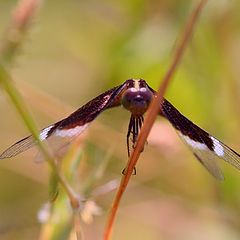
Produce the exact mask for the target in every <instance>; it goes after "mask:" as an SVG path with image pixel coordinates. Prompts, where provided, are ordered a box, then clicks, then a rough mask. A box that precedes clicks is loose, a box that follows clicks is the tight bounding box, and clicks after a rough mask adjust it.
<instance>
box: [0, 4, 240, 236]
mask: <svg viewBox="0 0 240 240" xmlns="http://www.w3.org/2000/svg"><path fill="white" fill-rule="evenodd" d="M15 4H16V1H13V0H11V1H9V0H5V1H4V0H2V1H0V12H1V14H0V33H1V36H4V33H5V31H6V29H7V26H8V25H9V22H10V19H11V11H12V9H13V8H14V6H15ZM191 9H192V1H177V0H171V1H146V0H145V1H144V0H133V1H119V0H117V1H106V0H105V1H97V0H91V1H80V0H74V1H73V0H71V1H63V0H58V1H57V0H55V1H45V2H44V4H43V5H42V8H41V10H40V11H39V15H38V17H37V18H35V19H34V21H33V23H32V30H31V31H30V34H29V35H28V36H27V37H26V40H25V43H24V45H23V47H22V48H21V51H19V53H18V54H19V55H18V56H17V57H16V58H15V62H14V64H13V71H12V77H13V79H14V80H15V81H16V82H17V83H20V84H21V82H25V83H27V84H30V85H33V86H34V87H35V88H36V89H38V90H39V91H42V92H43V93H45V94H49V95H51V96H52V97H53V98H56V99H60V100H61V101H62V105H63V106H62V109H56V111H52V109H54V107H55V106H52V105H51V104H53V103H52V102H47V101H46V100H45V99H44V98H41V97H39V95H37V96H36V95H34V94H33V95H31V94H30V93H29V92H26V93H25V95H29V94H30V95H31V97H30V98H28V103H29V108H30V109H31V111H32V112H33V114H34V116H35V119H36V120H37V122H38V123H39V126H40V127H43V126H46V125H48V124H49V123H51V122H53V121H56V120H58V119H59V118H61V117H64V116H66V111H64V104H66V105H72V106H74V108H77V107H79V106H81V105H82V104H84V103H85V102H86V101H88V100H90V99H91V98H93V97H94V96H96V95H97V94H100V93H101V92H102V91H104V90H106V89H108V88H110V87H113V86H115V85H117V84H120V83H122V82H123V81H124V80H126V79H128V78H132V77H135V78H139V77H140V78H143V79H145V80H147V81H148V83H149V84H150V85H151V86H152V87H154V88H157V87H158V86H159V83H160V80H161V77H162V76H163V74H164V73H165V71H166V68H167V67H168V66H169V62H170V60H171V57H172V53H173V51H174V48H175V42H176V39H177V38H178V37H179V34H180V33H181V30H182V27H183V24H184V22H185V20H186V18H187V16H188V15H189V13H190V11H191ZM239 11H240V2H239V1H237V0H235V1H227V0H220V1H209V3H208V4H207V6H206V8H205V9H204V11H203V14H202V15H201V17H200V21H199V23H198V25H197V28H196V29H195V33H194V36H193V37H192V41H191V44H190V45H189V47H188V50H187V52H186V54H185V57H184V60H183V62H182V64H181V65H180V68H179V70H178V72H177V74H176V75H175V78H174V80H173V81H172V83H171V86H170V88H169V91H168V94H167V97H168V99H169V100H171V101H172V103H173V104H174V105H175V106H176V107H177V108H178V109H179V110H181V111H182V112H183V113H184V114H185V115H186V116H188V117H189V118H190V119H192V120H193V121H194V122H196V123H197V124H199V125H200V126H202V127H203V128H204V129H206V130H208V131H209V132H211V133H212V134H213V135H214V136H216V137H218V138H219V139H220V140H222V141H224V142H225V143H227V144H228V145H229V146H231V147H233V148H234V149H236V150H237V151H238V152H239V151H240V148H239V146H240V141H239V121H240V108H239V102H240V80H239V74H240V72H239V71H240V68H239V59H238V56H239V52H240V41H239V40H240V30H239V29H240V27H239V26H240V18H239ZM0 91H1V92H0V116H1V118H0V119H1V120H0V123H1V124H0V126H1V135H0V149H1V150H3V149H5V148H6V147H7V146H9V145H10V144H11V143H13V142H14V141H15V140H17V139H18V138H21V137H23V136H25V134H28V133H27V131H26V129H25V128H24V126H23V125H22V122H21V119H19V116H18V115H17V114H16V113H15V111H14V110H13V108H12V105H11V104H9V101H8V98H7V97H6V94H5V93H4V92H3V91H2V90H0ZM36 97H37V98H38V99H36ZM36 104H39V105H38V106H41V107H36ZM41 104H42V105H41ZM128 118H129V113H127V112H126V111H123V109H113V110H111V111H110V110H109V111H107V112H106V113H103V114H102V116H100V117H99V118H98V120H97V121H96V123H93V124H92V125H91V127H90V129H89V134H88V136H87V138H86V140H85V142H84V144H83V145H84V147H83V153H82V154H83V156H82V158H83V159H81V168H80V169H79V171H76V173H77V175H79V176H77V177H76V178H75V179H79V181H78V182H77V183H75V184H76V186H77V189H78V190H79V191H81V187H83V186H84V187H86V189H87V190H86V192H85V194H86V196H88V195H89V194H90V193H91V191H93V190H94V189H95V188H96V189H97V187H99V186H102V185H103V184H105V183H107V182H109V181H111V180H112V179H116V178H117V179H119V178H120V177H121V171H122V169H123V167H124V164H125V163H126V161H127V151H126V141H125V135H126V128H127V123H128ZM109 149H114V151H112V156H111V158H110V159H109V160H108V166H107V169H106V171H105V174H104V176H103V177H102V178H99V177H93V179H91V178H90V179H89V178H88V177H89V175H91V174H93V175H94V173H96V171H97V170H96V169H98V167H99V166H100V165H99V163H101V161H103V165H104V166H103V167H104V168H105V164H106V160H105V157H106V155H107V154H108V153H109ZM35 155H36V154H35V153H34V151H28V152H27V153H24V154H22V155H20V156H19V157H16V158H14V159H9V160H4V161H1V162H0V216H1V217H0V239H4V240H9V239H37V238H38V236H39V231H40V229H41V225H40V223H39V222H38V220H37V212H38V211H39V209H40V208H41V206H42V204H43V203H44V202H47V201H48V200H49V199H48V198H49V195H48V184H47V182H48V171H47V169H46V166H45V164H44V163H40V164H36V161H35V160H34V159H35V157H34V156H35ZM221 166H222V168H223V171H224V173H225V178H226V180H225V182H223V183H219V182H217V181H216V180H215V179H213V178H212V177H211V176H210V175H209V174H208V173H207V172H206V171H205V170H204V169H203V168H202V167H201V166H200V164H199V163H198V162H197V161H196V160H195V159H194V158H193V157H192V155H191V154H190V153H189V152H188V150H187V149H186V148H185V146H183V145H182V143H181V142H180V141H179V140H178V139H177V136H176V135H175V134H174V132H173V130H172V129H171V126H169V125H168V124H167V123H166V122H165V121H163V120H159V121H157V122H156V125H155V126H154V128H153V131H152V133H151V135H150V136H149V144H148V145H146V147H145V151H144V153H143V154H142V156H141V159H140V161H139V165H138V168H137V176H134V177H133V178H132V184H130V186H129V191H127V192H126V195H125V198H124V201H123V202H122V204H121V209H120V211H119V216H118V221H117V222H116V226H115V232H114V239H132V238H134V239H169V240H173V239H178V240H179V239H218V240H219V239H239V237H240V230H239V229H240V217H239V216H240V207H239V206H240V193H239V186H240V173H239V172H238V171H237V170H235V169H233V168H232V167H229V166H226V164H222V165H221ZM68 174H69V173H68ZM94 176H95V175H94ZM83 179H88V182H84V181H83ZM94 179H95V180H96V179H97V180H96V181H92V180H94ZM113 196H114V195H113V193H108V194H102V195H101V197H98V198H97V200H96V201H97V205H98V206H101V207H102V208H103V210H104V211H103V212H104V213H103V215H102V216H98V217H96V218H94V221H93V223H91V224H89V225H86V224H83V231H84V233H85V235H86V239H100V236H101V234H102V231H103V227H104V225H105V221H106V217H107V211H108V209H109V208H110V205H111V202H112V199H113ZM60 201H61V199H59V202H60ZM66 207H67V206H66ZM65 227H66V228H67V226H65Z"/></svg>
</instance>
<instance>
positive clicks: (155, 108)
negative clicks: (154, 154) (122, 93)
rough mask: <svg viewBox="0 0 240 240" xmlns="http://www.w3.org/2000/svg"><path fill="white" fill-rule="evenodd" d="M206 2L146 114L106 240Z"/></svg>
mask: <svg viewBox="0 0 240 240" xmlns="http://www.w3.org/2000/svg"><path fill="white" fill-rule="evenodd" d="M206 2H207V0H201V1H200V3H199V4H198V5H197V7H196V9H195V10H194V11H193V12H192V15H191V16H190V18H189V21H188V22H187V24H186V27H185V30H184V32H183V34H182V38H181V39H180V41H179V44H178V47H177V49H176V52H175V55H174V58H173V61H172V63H171V65H170V67H169V69H168V71H167V73H166V74H165V76H164V78H163V81H162V84H161V86H160V88H159V90H158V92H157V95H156V97H155V99H154V100H153V101H152V103H151V105H150V107H149V111H148V112H147V114H146V119H145V122H144V124H143V127H142V130H141V131H140V134H139V137H138V141H137V144H136V148H135V149H134V151H133V152H132V154H131V156H130V159H129V162H128V165H127V168H126V171H125V172H126V174H125V175H123V177H122V180H121V184H120V186H119V188H118V192H117V194H116V197H115V199H114V202H113V206H112V208H111V212H110V214H109V218H108V222H107V226H106V228H105V233H104V240H109V239H110V237H111V233H112V227H113V223H114V220H115V217H116V213H117V210H118V208H119V204H120V201H121V198H122V195H123V193H124V191H125V189H126V187H127V184H128V182H129V179H130V177H131V175H132V172H133V169H134V167H135V165H136V163H137V160H138V158H139V156H140V154H141V150H142V149H143V147H144V144H145V142H146V139H147V136H148V134H149V132H150V130H151V128H152V125H153V123H154V121H155V119H156V117H157V115H158V113H159V111H160V108H159V106H160V103H161V101H162V99H163V96H164V93H165V91H166V88H167V86H168V85H169V83H170V80H171V79H172V77H173V74H174V73H175V71H176V69H177V67H178V65H179V63H180V61H181V59H182V56H183V53H184V51H185V49H186V46H187V44H188V42H189V40H190V38H191V35H192V32H193V29H194V26H195V24H196V22H197V19H198V16H199V14H200V12H201V10H202V8H203V6H204V4H206Z"/></svg>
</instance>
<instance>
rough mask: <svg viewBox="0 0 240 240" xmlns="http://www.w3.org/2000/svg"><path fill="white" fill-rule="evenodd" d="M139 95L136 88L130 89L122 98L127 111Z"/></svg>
mask: <svg viewBox="0 0 240 240" xmlns="http://www.w3.org/2000/svg"><path fill="white" fill-rule="evenodd" d="M137 95H138V94H137V91H136V89H135V88H129V89H128V90H127V91H126V92H125V93H124V95H123V97H122V105H123V106H124V107H125V108H126V109H129V108H130V107H131V105H132V102H133V100H134V99H135V97H136V96H137Z"/></svg>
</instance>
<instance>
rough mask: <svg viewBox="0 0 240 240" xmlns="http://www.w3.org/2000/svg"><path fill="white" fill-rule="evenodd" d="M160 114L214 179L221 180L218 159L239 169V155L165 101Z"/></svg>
mask: <svg viewBox="0 0 240 240" xmlns="http://www.w3.org/2000/svg"><path fill="white" fill-rule="evenodd" d="M161 114H162V115H163V116H164V117H166V118H167V119H168V120H169V121H170V123H171V124H172V125H173V127H174V128H175V129H176V130H177V132H178V134H179V136H180V137H181V139H182V140H183V141H184V142H185V143H186V144H187V146H188V147H189V148H190V149H191V150H192V152H193V154H194V155H195V157H196V158H197V159H198V160H199V161H200V163H201V164H202V165H203V166H205V167H206V168H207V170H208V171H209V172H210V173H211V174H212V175H213V176H214V177H216V178H217V179H220V180H222V179H223V175H222V173H221V170H220V169H219V167H218V165H217V162H216V160H217V159H218V158H221V159H223V160H224V161H226V162H228V163H230V164H231V165H233V166H234V167H236V168H237V169H240V155H239V154H238V153H237V152H235V151H234V150H232V149H231V148H230V147H228V146H226V145H225V144H224V143H222V142H220V141H219V140H218V139H216V138H215V137H213V136H211V135H210V134H208V133H207V132H206V131H204V130H203V129H201V128H200V127H198V126H197V125H196V124H194V123H193V122H191V121H190V120H189V119H187V118H186V117H185V116H183V115H182V114H181V113H180V112H179V111H178V110H177V109H176V108H175V107H174V106H173V105H172V104H171V103H170V102H168V101H167V100H166V99H164V100H163V102H162V104H161Z"/></svg>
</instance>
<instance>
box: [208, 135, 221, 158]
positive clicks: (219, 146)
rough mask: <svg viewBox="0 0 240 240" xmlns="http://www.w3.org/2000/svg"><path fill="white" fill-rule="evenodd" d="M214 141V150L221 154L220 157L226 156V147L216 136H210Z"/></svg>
mask: <svg viewBox="0 0 240 240" xmlns="http://www.w3.org/2000/svg"><path fill="white" fill-rule="evenodd" d="M210 138H211V139H212V141H213V150H214V152H215V153H216V154H217V155H218V156H219V157H223V156H224V148H223V146H222V145H221V143H220V142H219V141H218V140H217V139H216V138H214V137H212V136H211V137H210Z"/></svg>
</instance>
